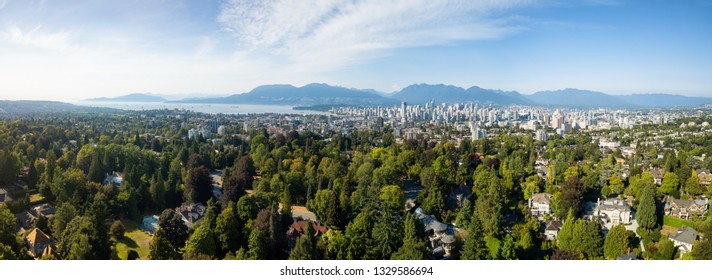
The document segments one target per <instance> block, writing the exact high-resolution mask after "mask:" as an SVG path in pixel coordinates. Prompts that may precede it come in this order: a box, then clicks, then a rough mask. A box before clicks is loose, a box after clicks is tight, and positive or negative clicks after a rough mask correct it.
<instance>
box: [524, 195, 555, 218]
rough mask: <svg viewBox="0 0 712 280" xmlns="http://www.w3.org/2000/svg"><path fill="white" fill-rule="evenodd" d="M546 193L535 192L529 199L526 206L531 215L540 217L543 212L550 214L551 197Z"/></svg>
mask: <svg viewBox="0 0 712 280" xmlns="http://www.w3.org/2000/svg"><path fill="white" fill-rule="evenodd" d="M552 197H553V195H551V194H548V193H535V194H532V198H530V199H529V203H528V207H529V211H530V212H531V213H532V215H533V216H536V217H539V218H541V217H542V216H544V214H551V198H552Z"/></svg>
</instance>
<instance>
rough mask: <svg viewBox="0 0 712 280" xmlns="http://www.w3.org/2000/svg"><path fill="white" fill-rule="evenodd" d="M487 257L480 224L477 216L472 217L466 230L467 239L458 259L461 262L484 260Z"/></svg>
mask: <svg viewBox="0 0 712 280" xmlns="http://www.w3.org/2000/svg"><path fill="white" fill-rule="evenodd" d="M487 256H489V251H488V249H487V245H486V244H485V240H484V233H483V231H482V224H481V223H480V219H479V218H478V217H477V215H472V220H471V221H470V227H468V228H467V238H466V239H465V244H464V245H463V246H462V250H461V251H460V258H461V259H463V260H485V259H487Z"/></svg>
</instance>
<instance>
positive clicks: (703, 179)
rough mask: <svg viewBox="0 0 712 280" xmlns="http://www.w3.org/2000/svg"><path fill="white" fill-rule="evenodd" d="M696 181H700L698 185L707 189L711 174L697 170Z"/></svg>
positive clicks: (710, 181)
mask: <svg viewBox="0 0 712 280" xmlns="http://www.w3.org/2000/svg"><path fill="white" fill-rule="evenodd" d="M696 171H697V179H698V180H699V181H700V185H701V186H703V187H705V188H709V186H710V183H712V173H710V171H709V170H707V169H697V170H696Z"/></svg>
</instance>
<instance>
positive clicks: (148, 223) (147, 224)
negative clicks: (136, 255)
mask: <svg viewBox="0 0 712 280" xmlns="http://www.w3.org/2000/svg"><path fill="white" fill-rule="evenodd" d="M141 229H143V230H145V231H146V232H148V233H150V234H154V233H155V232H156V230H157V229H158V216H156V215H153V216H146V217H143V220H142V221H141Z"/></svg>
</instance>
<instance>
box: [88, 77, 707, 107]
mask: <svg viewBox="0 0 712 280" xmlns="http://www.w3.org/2000/svg"><path fill="white" fill-rule="evenodd" d="M431 100H432V101H433V102H435V103H437V104H439V103H450V104H452V103H478V104H482V105H500V106H504V105H513V104H520V105H539V106H557V107H575V108H599V107H607V108H669V107H687V106H700V105H705V104H712V98H710V97H689V96H683V95H674V94H662V93H656V94H630V95H610V94H606V93H602V92H595V91H589V90H581V89H571V88H567V89H563V90H554V91H540V92H536V93H534V94H532V95H523V94H520V93H519V92H516V91H502V90H497V89H484V88H480V87H477V86H473V87H470V88H467V89H465V88H461V87H457V86H452V85H443V84H437V85H431V84H414V85H410V86H408V87H405V88H403V89H402V90H400V91H398V92H394V93H392V94H386V93H381V92H378V91H375V90H372V89H351V88H344V87H339V86H331V85H327V84H316V83H314V84H308V85H305V86H302V87H295V86H292V85H263V86H259V87H256V88H254V89H253V90H251V91H249V92H246V93H242V94H233V95H229V96H225V97H202V98H201V97H194V98H185V99H181V100H174V101H168V100H166V99H165V98H162V97H159V96H155V95H148V94H140V93H135V94H129V95H125V96H120V97H114V98H105V97H103V98H94V99H89V100H86V101H95V102H170V103H204V104H257V105H290V106H315V105H322V106H323V105H336V104H338V105H342V106H343V105H349V106H392V105H397V104H400V103H401V102H407V103H408V104H425V103H427V102H430V101H431Z"/></svg>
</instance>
